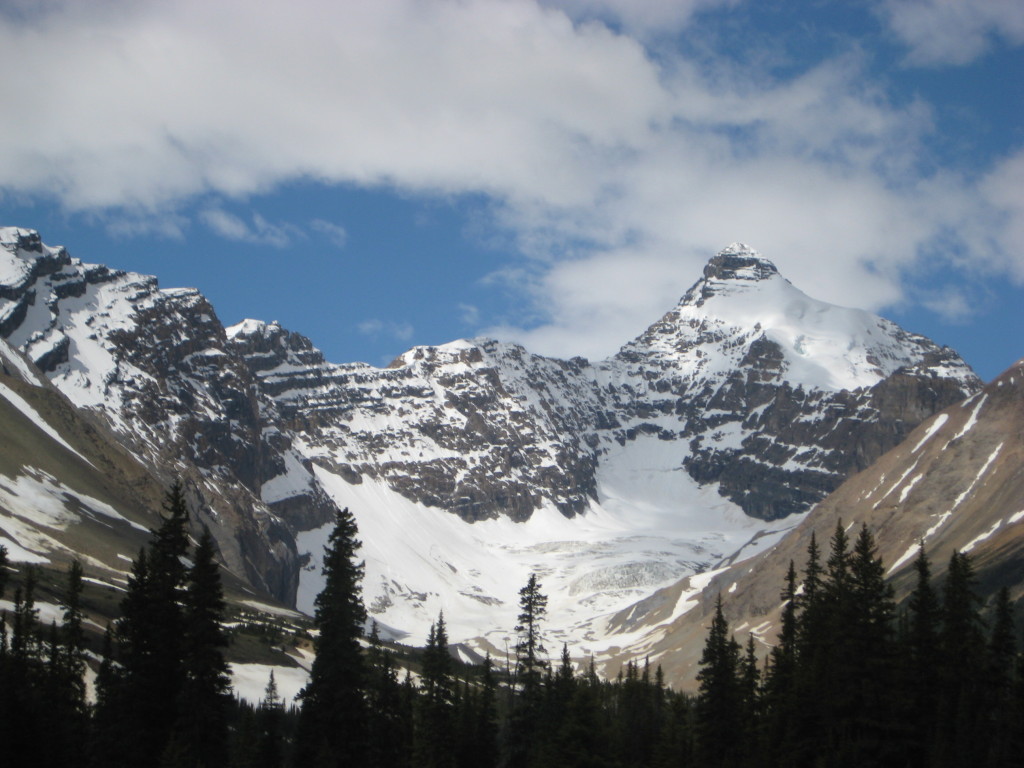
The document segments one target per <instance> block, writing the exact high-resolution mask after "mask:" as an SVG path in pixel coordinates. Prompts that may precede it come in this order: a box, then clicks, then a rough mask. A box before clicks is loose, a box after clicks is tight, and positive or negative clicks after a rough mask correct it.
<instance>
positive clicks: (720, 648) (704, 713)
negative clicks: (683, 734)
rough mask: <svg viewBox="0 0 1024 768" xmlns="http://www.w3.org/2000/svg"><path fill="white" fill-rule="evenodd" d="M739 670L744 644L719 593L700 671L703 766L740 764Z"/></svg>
mask: <svg viewBox="0 0 1024 768" xmlns="http://www.w3.org/2000/svg"><path fill="white" fill-rule="evenodd" d="M739 671H740V646H739V643H737V642H736V641H735V640H734V639H733V638H732V636H731V635H730V634H729V623H728V622H727V621H726V619H725V615H724V614H723V613H722V596H721V595H719V596H718V598H717V599H716V601H715V614H714V617H713V618H712V620H711V628H710V630H709V631H708V638H707V641H706V642H705V644H704V651H703V653H702V654H701V657H700V671H699V672H698V673H697V682H698V683H699V693H698V695H697V722H696V726H697V734H696V737H697V756H698V763H699V764H700V765H702V766H708V768H718V767H719V766H738V765H739V763H740V759H741V757H742V755H741V749H740V744H739V743H738V742H739V739H737V734H739V733H741V732H742V729H743V723H742V700H743V695H742V690H741V687H740V679H739Z"/></svg>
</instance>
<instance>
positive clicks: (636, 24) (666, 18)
mask: <svg viewBox="0 0 1024 768" xmlns="http://www.w3.org/2000/svg"><path fill="white" fill-rule="evenodd" d="M543 2H544V4H545V5H548V6H551V7H553V8H560V9H562V10H563V11H565V12H566V13H568V14H569V15H570V16H572V17H573V18H577V19H584V20H585V19H590V18H596V19H601V20H607V21H610V22H612V23H615V24H620V25H622V27H623V28H624V29H626V30H628V31H630V32H632V33H636V34H640V35H649V34H652V33H656V34H666V33H672V32H677V31H679V30H680V29H683V28H685V27H686V26H687V24H688V23H689V22H690V21H691V19H692V18H693V17H694V15H696V14H697V13H699V12H700V11H702V10H705V9H708V8H715V7H720V6H732V5H737V4H738V3H739V2H740V0H543Z"/></svg>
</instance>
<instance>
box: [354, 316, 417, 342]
mask: <svg viewBox="0 0 1024 768" xmlns="http://www.w3.org/2000/svg"><path fill="white" fill-rule="evenodd" d="M356 330H358V331H359V333H361V334H363V335H364V336H370V337H379V336H388V337H390V338H394V339H397V340H398V341H409V340H411V339H412V335H413V330H414V329H413V327H412V325H410V324H409V323H404V322H395V321H390V320H388V321H385V320H380V319H378V318H375V317H374V318H370V319H368V320H363V321H362V322H361V323H359V324H358V325H357V326H356Z"/></svg>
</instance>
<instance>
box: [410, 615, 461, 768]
mask: <svg viewBox="0 0 1024 768" xmlns="http://www.w3.org/2000/svg"><path fill="white" fill-rule="evenodd" d="M452 667H453V664H452V657H451V654H450V653H449V651H448V631H447V629H446V627H445V623H444V613H441V614H440V615H439V616H438V617H437V623H436V624H432V625H431V626H430V634H429V636H428V638H427V647H426V648H425V649H424V651H423V672H422V680H421V690H422V696H421V707H420V709H421V718H422V727H421V729H420V731H421V732H420V738H419V740H418V743H417V747H416V764H417V765H421V766H425V767H426V768H442V767H443V766H451V765H453V764H454V759H455V705H456V699H457V695H456V681H455V677H454V675H453V674H452Z"/></svg>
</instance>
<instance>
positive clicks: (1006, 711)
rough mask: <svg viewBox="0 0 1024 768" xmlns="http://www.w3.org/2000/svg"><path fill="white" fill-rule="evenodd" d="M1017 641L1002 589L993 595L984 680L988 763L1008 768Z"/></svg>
mask: <svg viewBox="0 0 1024 768" xmlns="http://www.w3.org/2000/svg"><path fill="white" fill-rule="evenodd" d="M1016 662H1017V638H1016V631H1015V628H1014V619H1013V605H1012V604H1011V603H1010V591H1009V590H1008V589H1007V588H1006V587H1005V586H1004V587H1003V588H1002V589H1000V590H999V592H998V593H997V594H996V601H995V609H994V615H993V625H992V634H991V636H990V638H989V652H988V665H989V668H988V675H987V679H986V680H985V684H986V688H987V689H988V693H987V696H986V698H987V699H988V700H989V702H990V708H991V712H992V718H991V721H990V723H989V731H990V737H989V738H988V740H987V741H988V764H989V765H991V766H993V767H995V766H1006V765H1010V764H1011V761H1013V760H1014V759H1016V758H1024V756H1022V755H1018V754H1016V750H1015V749H1014V746H1015V744H1014V741H1015V738H1014V736H1015V731H1017V730H1018V729H1020V727H1021V721H1020V719H1019V716H1020V714H1021V713H1020V712H1018V711H1017V708H1016V701H1015V697H1014V684H1015V677H1016Z"/></svg>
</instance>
